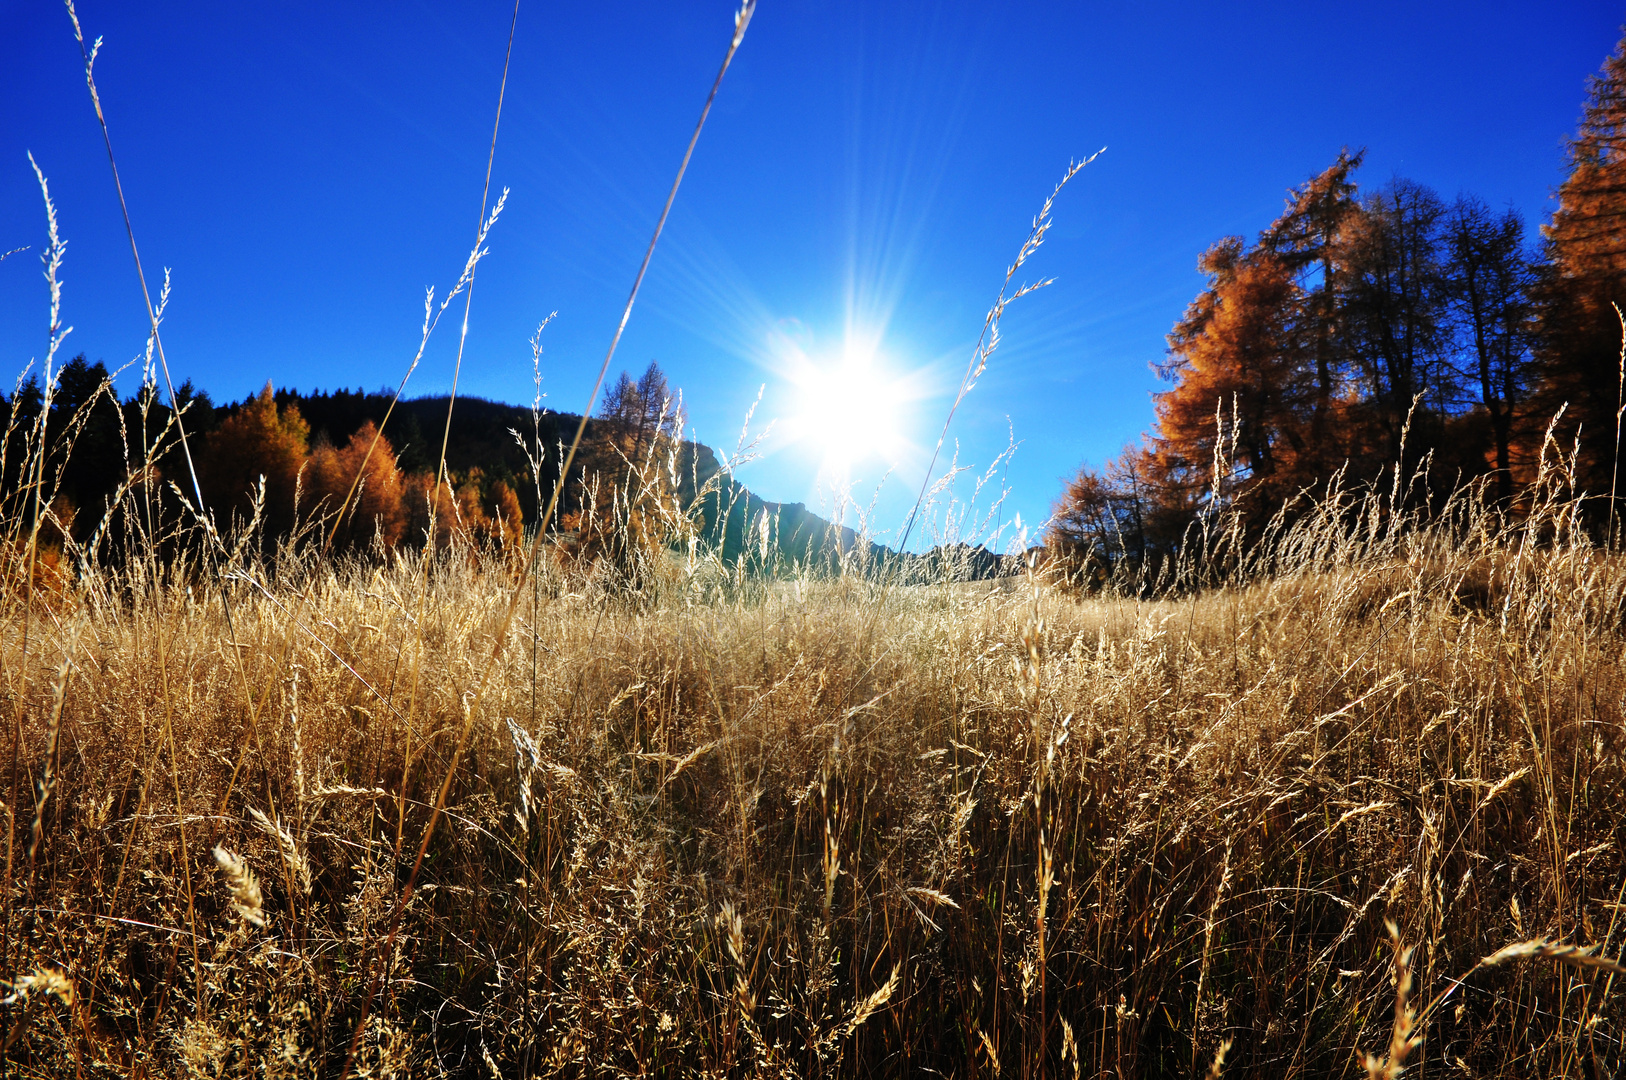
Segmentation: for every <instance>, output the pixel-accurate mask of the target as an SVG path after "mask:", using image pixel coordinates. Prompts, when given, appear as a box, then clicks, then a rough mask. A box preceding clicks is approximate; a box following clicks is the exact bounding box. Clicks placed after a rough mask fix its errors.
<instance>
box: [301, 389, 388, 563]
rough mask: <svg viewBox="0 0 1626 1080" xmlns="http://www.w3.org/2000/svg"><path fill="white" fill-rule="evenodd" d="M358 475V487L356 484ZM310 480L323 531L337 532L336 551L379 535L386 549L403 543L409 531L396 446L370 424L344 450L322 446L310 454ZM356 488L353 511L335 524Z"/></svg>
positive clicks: (364, 426) (368, 540)
mask: <svg viewBox="0 0 1626 1080" xmlns="http://www.w3.org/2000/svg"><path fill="white" fill-rule="evenodd" d="M375 440H376V442H377V445H376V446H375V445H374V441H375ZM369 451H371V454H369ZM358 476H359V477H360V478H361V482H360V484H357V483H356V479H357V477H358ZM307 477H308V479H307V485H308V487H309V490H310V498H311V501H312V505H313V506H314V507H315V509H316V512H317V513H318V514H320V515H321V516H322V519H323V521H322V530H323V532H324V533H326V532H328V531H329V530H331V531H332V532H333V546H334V548H335V549H336V550H343V549H345V548H353V547H359V546H363V545H366V544H368V543H370V542H371V541H372V540H373V539H374V538H375V537H376V538H377V539H378V540H379V541H380V542H382V543H383V544H384V546H386V547H393V546H394V545H395V544H396V543H397V542H399V541H400V539H401V535H402V533H403V532H404V531H405V529H406V511H405V508H404V506H403V503H402V486H401V473H400V469H399V468H398V467H397V466H396V460H395V449H394V447H392V446H391V445H390V442H389V440H388V439H386V438H385V437H384V436H382V435H380V434H379V431H378V427H377V425H375V424H374V423H373V422H372V421H371V420H369V421H367V422H366V423H365V424H363V425H362V426H361V427H360V428H359V429H357V431H356V432H355V434H353V435H351V436H350V439H349V441H348V442H346V443H345V445H344V446H343V447H342V448H337V447H334V446H333V445H332V444H329V443H324V444H321V445H319V446H317V447H316V448H315V449H314V450H312V451H311V454H310V459H309V462H308V464H307ZM353 485H354V486H355V488H356V492H355V496H354V499H353V500H352V503H351V505H350V508H349V511H348V512H347V513H346V514H345V515H344V518H343V520H340V521H336V522H335V521H333V520H331V519H330V515H334V514H337V513H339V511H340V509H341V508H342V507H343V506H344V502H345V500H346V498H348V497H350V491H351V487H352V486H353Z"/></svg>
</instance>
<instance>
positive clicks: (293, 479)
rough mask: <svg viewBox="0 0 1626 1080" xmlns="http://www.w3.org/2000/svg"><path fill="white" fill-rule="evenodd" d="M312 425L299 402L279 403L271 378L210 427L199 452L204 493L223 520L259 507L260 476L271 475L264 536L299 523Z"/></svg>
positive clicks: (242, 516) (221, 522)
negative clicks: (296, 517) (255, 505)
mask: <svg viewBox="0 0 1626 1080" xmlns="http://www.w3.org/2000/svg"><path fill="white" fill-rule="evenodd" d="M309 438H310V427H309V426H308V425H307V424H306V423H305V421H304V419H303V418H302V417H301V416H300V415H299V410H298V409H297V408H294V407H293V406H291V405H290V406H288V407H287V408H284V409H279V408H278V407H277V403H276V401H275V399H274V398H273V397H272V391H271V384H270V383H269V382H267V383H266V384H265V389H264V390H261V391H260V393H259V395H258V396H257V397H253V398H250V399H249V400H248V401H246V402H244V403H243V405H242V406H241V407H240V408H239V409H238V410H237V411H236V412H235V413H233V414H232V415H231V416H229V417H227V418H226V421H225V422H224V423H222V424H221V425H220V427H219V428H217V429H215V430H214V431H212V432H210V433H209V436H208V438H207V439H206V440H205V449H204V453H202V454H199V455H198V457H197V459H196V460H197V468H198V481H199V483H200V484H201V486H202V488H203V497H204V498H205V499H207V500H208V502H209V506H210V508H211V509H212V510H213V511H214V513H215V515H216V523H217V525H218V526H220V527H222V528H224V526H225V525H226V524H227V523H228V522H229V521H230V520H231V519H232V518H234V517H235V518H239V519H245V518H246V517H247V516H248V515H249V514H250V513H251V512H252V510H253V503H254V499H255V497H256V492H257V490H258V487H259V482H260V478H261V477H264V478H265V507H264V512H263V517H262V525H263V528H264V532H263V536H264V537H265V538H266V539H272V538H275V537H277V536H280V535H282V534H284V533H287V532H288V531H290V530H291V529H292V528H293V525H294V515H295V495H296V492H297V490H298V487H299V479H300V469H301V467H302V466H303V465H304V463H305V449H306V443H307V441H308V440H309Z"/></svg>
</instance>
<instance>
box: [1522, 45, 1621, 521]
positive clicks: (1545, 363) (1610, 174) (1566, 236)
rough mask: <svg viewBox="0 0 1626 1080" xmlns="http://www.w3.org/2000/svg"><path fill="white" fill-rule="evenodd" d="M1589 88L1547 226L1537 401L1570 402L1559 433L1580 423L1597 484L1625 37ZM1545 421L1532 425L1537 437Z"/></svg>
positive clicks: (1617, 251)
mask: <svg viewBox="0 0 1626 1080" xmlns="http://www.w3.org/2000/svg"><path fill="white" fill-rule="evenodd" d="M1588 91H1589V93H1588V99H1587V103H1586V109H1585V112H1584V113H1583V114H1582V120H1581V127H1580V131H1579V132H1578V133H1577V134H1576V137H1575V138H1574V139H1573V140H1571V142H1570V171H1569V176H1568V177H1566V178H1565V180H1564V182H1563V184H1562V185H1560V186H1559V189H1558V209H1557V210H1556V211H1554V213H1553V219H1552V221H1551V222H1550V223H1549V224H1548V225H1547V226H1546V227H1545V228H1544V229H1543V230H1542V232H1543V233H1544V235H1545V237H1546V254H1547V264H1548V265H1547V267H1546V272H1545V274H1544V280H1543V281H1542V282H1541V283H1540V286H1539V287H1538V290H1537V303H1538V311H1539V346H1538V352H1537V360H1538V365H1539V367H1538V370H1539V380H1540V381H1539V389H1538V401H1537V407H1536V410H1535V411H1536V413H1537V415H1538V416H1542V417H1543V418H1544V417H1550V416H1551V415H1553V414H1554V413H1555V412H1557V410H1558V409H1559V407H1560V406H1567V408H1566V411H1565V417H1564V426H1563V430H1562V432H1561V434H1560V437H1561V438H1563V439H1564V442H1565V445H1568V444H1569V441H1570V440H1571V439H1572V438H1574V437H1575V435H1576V431H1577V429H1579V437H1580V440H1581V455H1580V460H1579V461H1578V463H1577V464H1578V468H1579V471H1580V473H1581V476H1580V480H1581V483H1582V484H1583V486H1584V487H1585V488H1586V489H1587V490H1588V491H1592V492H1594V493H1598V492H1605V491H1609V490H1610V485H1611V483H1612V482H1614V476H1615V471H1616V468H1615V466H1616V454H1617V451H1616V445H1615V430H1616V410H1617V409H1618V408H1619V394H1620V368H1619V364H1620V349H1621V326H1620V321H1619V319H1618V318H1617V317H1616V315H1615V310H1614V306H1613V305H1615V304H1619V305H1621V306H1622V307H1623V308H1626V38H1622V40H1621V41H1620V43H1619V44H1617V45H1616V46H1615V51H1614V52H1613V53H1611V54H1610V56H1609V59H1608V60H1607V61H1605V63H1604V66H1603V70H1602V72H1600V73H1599V74H1598V75H1597V76H1595V77H1594V78H1593V79H1592V80H1591V83H1590V85H1589V86H1588ZM1539 427H1540V425H1531V429H1530V432H1529V434H1530V435H1531V436H1532V437H1534V438H1536V439H1539V438H1540V436H1541V432H1540V431H1539V430H1538V429H1539ZM1534 449H1536V450H1539V447H1535V448H1534ZM1616 494H1617V495H1618V494H1620V492H1618V491H1617V492H1616Z"/></svg>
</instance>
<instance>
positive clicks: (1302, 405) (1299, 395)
mask: <svg viewBox="0 0 1626 1080" xmlns="http://www.w3.org/2000/svg"><path fill="white" fill-rule="evenodd" d="M1198 266H1199V268H1200V269H1201V270H1202V271H1203V272H1204V273H1206V274H1207V275H1208V276H1209V286H1208V288H1207V289H1206V290H1204V292H1203V293H1202V294H1201V295H1200V296H1199V297H1198V298H1197V299H1196V300H1195V301H1194V302H1193V303H1192V304H1191V306H1190V307H1189V308H1188V309H1187V312H1186V316H1185V318H1183V319H1182V320H1181V321H1180V322H1179V323H1177V324H1176V325H1175V328H1174V330H1173V332H1172V333H1170V334H1169V360H1168V362H1167V363H1165V364H1164V365H1162V368H1161V371H1162V374H1163V375H1164V377H1165V378H1168V379H1170V380H1171V381H1173V383H1174V386H1173V387H1172V388H1170V389H1169V390H1166V391H1164V392H1162V393H1160V394H1157V395H1155V397H1154V409H1155V412H1156V417H1157V421H1156V424H1157V426H1156V434H1155V435H1154V437H1153V438H1152V440H1151V443H1150V451H1151V457H1152V462H1153V467H1154V470H1155V472H1156V474H1157V476H1158V477H1159V479H1160V480H1161V481H1162V484H1163V487H1164V488H1165V492H1164V499H1165V501H1172V502H1173V503H1175V504H1185V505H1193V504H1194V503H1195V501H1196V500H1199V499H1201V497H1202V495H1203V493H1204V492H1205V491H1207V490H1208V489H1211V488H1212V487H1213V485H1214V484H1215V481H1216V476H1215V468H1216V465H1217V466H1218V469H1219V472H1220V476H1219V477H1218V479H1219V480H1220V482H1222V483H1226V482H1231V481H1235V482H1236V484H1237V485H1238V490H1239V491H1246V492H1249V493H1250V497H1251V498H1253V499H1254V501H1255V502H1258V503H1259V504H1260V509H1261V510H1262V511H1263V512H1264V513H1265V514H1266V515H1267V516H1268V514H1269V513H1271V512H1274V510H1275V505H1276V504H1278V503H1279V502H1280V500H1281V499H1283V498H1287V497H1290V496H1291V495H1292V494H1293V492H1294V491H1296V490H1297V488H1298V487H1300V486H1302V485H1303V484H1304V483H1306V482H1308V481H1309V480H1311V479H1313V476H1312V475H1310V474H1308V473H1307V472H1306V470H1305V465H1306V462H1307V458H1306V451H1307V449H1308V447H1309V434H1310V423H1311V419H1312V416H1313V408H1314V402H1315V379H1314V367H1313V363H1312V362H1311V355H1312V354H1311V350H1310V348H1308V347H1307V345H1306V334H1305V333H1304V326H1303V318H1304V304H1305V294H1304V291H1303V290H1302V289H1300V288H1299V286H1298V284H1297V282H1296V281H1295V280H1294V275H1293V272H1292V268H1291V266H1290V264H1289V263H1288V262H1287V261H1285V260H1284V259H1282V258H1281V257H1280V256H1278V255H1276V254H1275V253H1274V252H1272V251H1270V250H1268V249H1265V248H1255V249H1253V250H1251V251H1250V250H1247V249H1245V248H1244V246H1243V242H1242V241H1241V240H1240V239H1239V238H1236V237H1231V238H1228V239H1226V240H1222V241H1220V242H1219V243H1218V244H1216V245H1214V246H1213V247H1211V248H1210V249H1209V250H1208V251H1207V252H1205V253H1204V255H1203V257H1202V259H1201V260H1200V261H1199V263H1198Z"/></svg>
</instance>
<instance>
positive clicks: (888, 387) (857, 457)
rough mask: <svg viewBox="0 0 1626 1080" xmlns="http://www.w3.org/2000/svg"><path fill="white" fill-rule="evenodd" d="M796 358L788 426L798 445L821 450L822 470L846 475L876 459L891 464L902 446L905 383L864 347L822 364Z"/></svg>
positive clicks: (907, 396)
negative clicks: (808, 445)
mask: <svg viewBox="0 0 1626 1080" xmlns="http://www.w3.org/2000/svg"><path fill="white" fill-rule="evenodd" d="M799 359H800V363H798V364H797V365H796V366H795V370H794V371H793V372H792V373H791V382H792V384H793V385H794V388H795V395H796V400H795V404H794V408H795V413H794V417H793V425H792V426H793V427H794V429H795V434H796V436H797V437H798V438H799V439H800V440H805V441H807V442H809V443H810V444H812V445H814V446H817V447H818V448H819V449H820V450H821V451H822V454H823V458H824V467H825V468H826V469H834V470H837V471H842V472H845V471H847V470H849V469H851V468H852V467H854V466H856V465H858V464H860V463H863V462H868V461H870V460H872V459H877V458H878V459H880V460H881V461H883V462H885V463H886V464H888V465H891V464H895V463H896V462H897V460H898V458H899V456H900V455H901V453H902V451H903V449H904V446H905V440H904V436H903V424H904V412H905V408H906V406H907V403H908V398H909V396H910V395H909V394H908V392H907V389H906V385H905V380H904V379H902V378H900V377H899V376H897V375H896V374H894V373H893V372H891V371H890V370H889V369H888V367H887V365H886V364H885V362H884V361H883V360H882V358H881V357H880V356H878V355H877V353H876V352H875V350H873V349H869V348H864V347H857V346H851V345H849V346H848V347H846V348H844V349H843V350H842V351H841V352H840V353H839V354H837V355H836V356H833V357H830V358H827V359H823V360H821V359H818V358H813V357H806V356H804V357H801V358H799Z"/></svg>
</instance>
